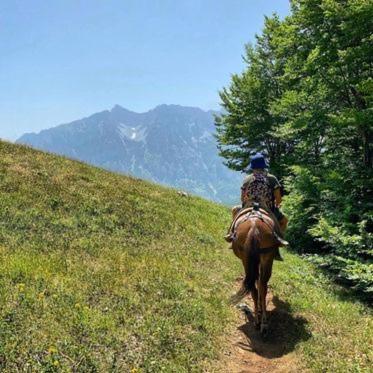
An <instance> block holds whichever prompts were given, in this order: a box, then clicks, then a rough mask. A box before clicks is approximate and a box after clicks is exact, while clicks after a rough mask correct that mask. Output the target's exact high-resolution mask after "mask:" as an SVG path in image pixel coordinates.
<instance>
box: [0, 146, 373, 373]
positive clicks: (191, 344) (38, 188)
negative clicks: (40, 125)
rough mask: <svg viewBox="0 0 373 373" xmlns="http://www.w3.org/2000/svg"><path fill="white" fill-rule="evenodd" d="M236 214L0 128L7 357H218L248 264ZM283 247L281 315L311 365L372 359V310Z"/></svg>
mask: <svg viewBox="0 0 373 373" xmlns="http://www.w3.org/2000/svg"><path fill="white" fill-rule="evenodd" d="M229 220H230V214H229V210H228V209H227V208H226V207H224V206H220V205H217V204H214V203H212V202H208V201H205V200H203V199H201V198H198V197H183V196H180V195H179V194H178V193H177V191H176V190H173V189H168V188H164V187H160V186H157V185H155V184H151V183H149V182H145V181H142V180H138V179H134V178H130V177H125V176H122V175H118V174H114V173H110V172H107V171H104V170H101V169H98V168H95V167H91V166H87V165H85V164H83V163H80V162H76V161H71V160H68V159H66V158H63V157H58V156H53V155H50V154H46V153H42V152H38V151H35V150H32V149H30V148H27V147H23V146H19V145H13V144H10V143H6V142H0V370H1V371H5V372H17V371H42V372H60V371H61V372H62V371H63V372H69V371H75V372H110V371H111V372H127V371H128V372H161V371H165V372H200V371H207V372H213V371H216V370H217V369H218V368H217V367H218V366H221V360H220V359H221V358H222V357H221V350H222V349H223V348H224V347H225V346H226V343H227V340H226V339H225V336H226V333H227V331H228V329H229V328H231V327H232V325H235V323H237V320H236V319H235V317H236V316H235V312H234V309H233V307H232V306H230V305H229V304H228V300H229V297H230V295H231V294H232V292H233V291H234V289H235V279H236V278H237V276H239V275H240V274H241V273H242V269H241V265H240V263H239V261H238V260H237V259H236V258H235V257H234V255H233V254H232V253H231V252H230V251H229V250H228V249H227V247H226V244H225V242H224V241H223V240H222V236H223V235H224V233H225V231H226V228H227V225H228V224H229ZM284 256H285V262H283V263H276V264H275V268H274V275H273V277H272V279H271V282H270V283H271V286H272V291H273V294H274V296H275V297H276V299H278V301H279V302H281V303H282V304H284V305H286V315H285V317H284V318H279V319H278V321H279V323H276V322H275V321H276V318H274V320H272V328H273V329H274V333H275V334H276V333H277V334H278V333H280V334H281V333H282V335H283V336H285V337H286V338H285V340H284V338H283V339H282V341H283V342H282V343H285V345H286V346H287V350H288V351H289V352H290V351H295V354H296V356H297V357H298V362H299V367H300V369H309V370H311V371H315V372H320V371H330V372H338V371H340V372H347V371H348V372H364V371H369V369H370V368H371V366H372V362H373V361H372V352H371V351H372V348H371V347H372V345H373V340H372V335H373V331H372V317H371V313H370V310H369V309H368V308H367V307H366V306H364V305H363V304H361V303H359V302H358V301H357V300H356V299H354V298H352V296H351V295H349V293H348V292H347V291H346V290H343V289H342V288H339V287H337V286H335V285H333V284H332V283H331V282H330V281H329V280H328V279H327V278H326V277H325V276H324V275H323V274H322V273H321V272H320V271H318V270H317V269H315V268H314V266H313V265H312V264H310V263H308V262H306V261H305V260H303V259H302V258H300V257H299V256H297V255H295V254H293V253H291V252H290V251H287V252H285V254H284ZM281 321H282V323H281ZM237 326H238V325H237ZM275 334H274V335H275ZM269 338H271V334H270V335H269Z"/></svg>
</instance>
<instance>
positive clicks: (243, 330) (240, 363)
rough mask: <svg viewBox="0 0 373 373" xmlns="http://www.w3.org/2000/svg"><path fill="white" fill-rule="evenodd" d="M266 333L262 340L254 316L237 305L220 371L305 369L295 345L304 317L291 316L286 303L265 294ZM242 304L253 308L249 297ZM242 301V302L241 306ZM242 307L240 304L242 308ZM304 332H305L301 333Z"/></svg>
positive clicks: (238, 372) (241, 372) (250, 372)
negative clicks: (266, 306)
mask: <svg viewBox="0 0 373 373" xmlns="http://www.w3.org/2000/svg"><path fill="white" fill-rule="evenodd" d="M267 303H268V310H269V328H270V330H269V333H268V335H267V337H266V338H265V339H263V337H262V336H261V334H260V332H259V331H258V330H257V329H256V328H255V326H254V322H253V316H252V315H251V314H250V312H244V311H243V310H241V309H239V308H237V310H236V314H237V324H236V326H234V327H233V328H232V330H231V333H230V335H229V337H228V343H227V346H226V349H225V350H224V351H223V357H222V365H221V369H220V370H221V371H222V372H229V373H256V372H261V373H263V372H300V371H302V372H304V371H305V370H304V369H302V368H300V363H299V361H297V358H296V356H295V353H294V352H293V351H294V348H295V345H296V343H297V342H299V340H300V339H302V338H300V337H298V336H299V335H302V334H303V333H302V326H304V320H302V319H301V318H295V317H293V316H292V315H291V312H290V309H289V307H288V305H287V304H286V303H284V302H281V301H280V300H279V299H278V298H277V297H275V296H273V295H272V293H271V292H269V294H268V302H267ZM244 304H246V305H247V306H248V308H249V309H250V310H253V303H252V301H251V299H248V297H247V298H246V299H245V301H244ZM242 305H243V304H241V306H242ZM241 308H242V307H241ZM303 335H304V334H303Z"/></svg>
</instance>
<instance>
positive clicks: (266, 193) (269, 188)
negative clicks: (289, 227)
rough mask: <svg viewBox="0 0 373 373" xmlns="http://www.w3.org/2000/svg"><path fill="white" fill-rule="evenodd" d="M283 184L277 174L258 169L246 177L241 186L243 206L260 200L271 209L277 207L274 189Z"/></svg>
mask: <svg viewBox="0 0 373 373" xmlns="http://www.w3.org/2000/svg"><path fill="white" fill-rule="evenodd" d="M280 187H281V185H280V183H279V181H278V180H277V178H276V176H274V175H271V174H269V173H267V171H259V172H258V171H256V172H253V173H252V174H250V175H248V176H246V177H245V179H244V181H243V185H242V187H241V190H242V194H241V198H242V203H243V206H248V205H250V204H251V202H258V203H259V204H260V205H261V206H262V207H267V208H269V209H270V210H271V211H273V210H274V208H275V196H274V191H275V190H276V189H278V188H280Z"/></svg>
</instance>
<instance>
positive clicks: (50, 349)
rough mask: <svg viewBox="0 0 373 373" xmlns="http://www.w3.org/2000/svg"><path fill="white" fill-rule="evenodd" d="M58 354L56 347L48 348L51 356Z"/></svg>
mask: <svg viewBox="0 0 373 373" xmlns="http://www.w3.org/2000/svg"><path fill="white" fill-rule="evenodd" d="M56 352H57V348H56V347H54V346H51V347H49V348H48V353H49V354H55V353H56Z"/></svg>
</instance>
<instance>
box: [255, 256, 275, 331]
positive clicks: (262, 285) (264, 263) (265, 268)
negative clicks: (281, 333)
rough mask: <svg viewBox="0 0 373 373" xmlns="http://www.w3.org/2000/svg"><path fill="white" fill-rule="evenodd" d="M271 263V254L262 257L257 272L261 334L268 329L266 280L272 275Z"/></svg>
mask: <svg viewBox="0 0 373 373" xmlns="http://www.w3.org/2000/svg"><path fill="white" fill-rule="evenodd" d="M272 264H273V255H272V256H271V257H264V256H263V257H262V258H261V261H260V273H259V281H258V283H259V286H258V287H259V300H260V306H261V311H262V319H261V325H260V331H261V333H262V334H266V333H267V331H268V319H267V304H266V298H267V291H268V281H269V279H270V278H271V275H272Z"/></svg>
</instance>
